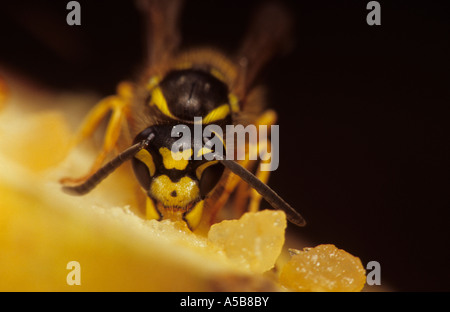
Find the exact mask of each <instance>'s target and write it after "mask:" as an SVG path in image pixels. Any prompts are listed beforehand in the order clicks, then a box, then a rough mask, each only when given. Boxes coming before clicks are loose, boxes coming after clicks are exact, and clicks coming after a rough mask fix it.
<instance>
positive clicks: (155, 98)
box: [150, 87, 177, 119]
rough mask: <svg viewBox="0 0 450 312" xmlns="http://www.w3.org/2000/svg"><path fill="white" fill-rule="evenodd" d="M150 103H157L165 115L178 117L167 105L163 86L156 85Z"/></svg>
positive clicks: (173, 117)
mask: <svg viewBox="0 0 450 312" xmlns="http://www.w3.org/2000/svg"><path fill="white" fill-rule="evenodd" d="M150 105H155V106H156V107H158V109H159V111H160V112H161V113H163V114H164V115H166V116H168V117H170V118H172V119H177V118H176V117H175V116H174V115H172V113H171V112H170V110H169V107H168V106H167V101H166V98H165V97H164V95H163V93H162V91H161V88H160V87H155V88H153V90H152V99H151V101H150Z"/></svg>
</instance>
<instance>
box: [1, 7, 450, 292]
mask: <svg viewBox="0 0 450 312" xmlns="http://www.w3.org/2000/svg"><path fill="white" fill-rule="evenodd" d="M67 2H68V1H42V0H40V1H15V2H9V3H2V8H1V10H0V65H3V66H7V68H9V69H14V70H16V71H18V72H20V73H22V74H24V75H26V76H27V77H29V78H31V79H33V80H35V81H38V82H40V83H41V84H42V85H43V86H46V87H49V88H54V89H56V90H71V91H84V90H93V91H97V92H99V93H101V94H102V95H108V94H112V93H114V92H115V86H116V84H117V82H118V81H120V80H124V79H127V78H130V77H133V75H134V74H136V73H137V72H138V71H139V68H140V64H142V61H143V58H144V51H143V47H144V44H145V42H144V38H145V37H144V34H143V32H142V28H143V27H142V26H143V21H142V19H141V18H140V15H139V14H138V12H137V11H136V9H135V8H134V7H133V3H132V1H114V2H112V1H106V0H104V1H87V0H84V1H79V3H80V4H81V26H72V27H71V26H68V25H67V24H66V15H67V13H68V11H67V10H66V4H67ZM243 2H244V1H230V0H227V1H225V0H220V1H218V0H215V1H207V0H203V1H191V2H189V3H188V4H187V6H186V8H185V10H184V15H183V19H182V24H181V25H182V31H183V36H184V37H183V44H185V45H187V46H193V45H196V44H202V45H203V44H211V45H214V46H216V47H219V48H223V49H225V50H226V51H229V52H232V51H233V49H234V48H236V47H237V46H238V43H239V39H240V36H241V33H242V31H243V29H245V26H246V23H247V22H248V21H247V19H248V17H249V15H250V13H251V12H252V11H253V10H254V8H255V6H256V5H257V4H258V3H259V1H245V3H243ZM298 2H300V1H284V3H285V5H286V6H288V7H289V8H290V11H291V12H292V13H293V14H294V16H295V18H296V35H295V38H296V42H295V43H296V45H295V49H294V50H293V51H292V53H291V54H289V55H288V56H286V57H283V58H278V59H276V60H275V61H274V62H273V63H272V64H271V66H269V67H268V68H267V70H266V71H265V73H264V76H263V78H264V79H265V81H266V83H267V85H268V87H269V90H270V93H269V100H270V105H271V106H272V107H273V108H275V109H276V110H277V111H278V113H279V125H280V137H281V142H280V154H281V160H280V167H279V168H278V170H277V171H275V172H274V173H273V175H272V177H271V181H270V185H271V186H272V187H273V188H274V189H275V190H276V191H277V192H278V193H279V194H280V195H282V197H284V198H285V199H286V200H287V201H288V202H290V203H291V204H292V205H293V206H294V207H296V208H297V209H298V210H299V211H300V212H301V213H302V214H303V215H304V216H305V218H306V219H307V221H308V226H307V227H305V228H302V229H299V230H297V231H298V232H299V234H300V235H302V236H304V237H305V238H307V239H308V240H310V241H311V243H312V244H314V245H315V244H319V243H334V244H335V245H336V246H338V247H339V248H342V249H345V250H347V251H348V252H350V253H352V254H354V255H357V256H359V257H360V258H361V260H362V262H363V264H364V265H365V264H366V263H367V262H369V261H371V260H376V261H378V262H379V263H380V264H381V273H382V284H383V285H386V286H391V287H392V289H394V290H400V291H449V290H450V286H449V284H448V281H449V278H450V269H449V267H450V256H449V254H450V253H449V247H450V244H449V243H450V242H449V238H450V233H449V232H450V231H449V225H448V222H449V220H448V219H449V217H450V214H449V208H450V205H449V200H448V194H449V183H448V181H449V172H448V170H447V169H448V162H449V160H450V157H449V156H450V155H449V140H448V132H447V131H446V128H447V127H446V126H447V123H448V118H449V114H448V112H447V110H446V108H447V106H448V105H449V104H450V96H449V86H450V84H449V83H450V79H449V73H450V66H449V58H450V23H449V20H450V18H449V16H450V10H449V9H447V7H444V5H443V3H444V1H442V2H439V3H438V2H433V1H421V2H412V1H379V2H380V4H381V26H368V25H367V23H366V15H367V13H368V12H369V11H368V10H367V9H366V4H367V2H368V1H344V0H333V1H332V0H327V1H314V2H313V1H310V2H311V3H308V4H303V3H302V4H299V3H298ZM312 3H314V4H312ZM290 228H292V229H293V230H296V229H294V228H293V226H290ZM371 289H372V290H377V288H376V286H373V287H372V288H371Z"/></svg>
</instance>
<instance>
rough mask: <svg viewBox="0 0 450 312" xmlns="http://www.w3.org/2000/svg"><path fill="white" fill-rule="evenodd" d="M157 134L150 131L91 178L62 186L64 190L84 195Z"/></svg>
mask: <svg viewBox="0 0 450 312" xmlns="http://www.w3.org/2000/svg"><path fill="white" fill-rule="evenodd" d="M154 136H155V134H154V133H150V135H149V136H148V137H147V139H145V140H142V141H140V142H138V143H136V144H134V145H132V146H131V147H129V148H127V149H126V150H124V151H123V152H122V153H120V154H119V155H117V157H115V158H114V159H112V160H111V161H110V162H108V163H107V164H106V165H104V166H103V167H102V168H100V169H99V170H98V171H97V172H96V173H94V174H93V175H92V176H91V177H89V179H87V180H86V181H85V182H84V183H82V184H79V185H74V186H69V185H65V186H63V187H62V190H63V191H64V192H65V193H67V194H70V195H84V194H86V193H89V192H90V191H92V190H93V189H94V188H95V187H96V186H97V185H98V184H99V183H100V182H101V181H103V180H104V179H105V178H106V177H107V176H109V175H110V174H111V173H112V172H113V171H114V170H116V169H117V168H118V167H119V166H120V165H122V164H123V163H124V162H125V161H127V160H129V159H130V158H132V157H133V156H134V155H136V153H137V152H139V151H140V150H141V149H143V148H145V147H147V146H148V144H149V143H150V141H151V140H152V139H153V137H154Z"/></svg>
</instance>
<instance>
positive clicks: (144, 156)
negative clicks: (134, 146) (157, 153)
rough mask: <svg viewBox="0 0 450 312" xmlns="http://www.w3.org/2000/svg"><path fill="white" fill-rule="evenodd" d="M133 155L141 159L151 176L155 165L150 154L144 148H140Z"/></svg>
mask: <svg viewBox="0 0 450 312" xmlns="http://www.w3.org/2000/svg"><path fill="white" fill-rule="evenodd" d="M134 157H136V158H137V159H139V160H140V161H142V162H143V163H144V164H145V165H146V166H147V168H148V171H149V172H150V176H151V177H153V175H154V174H155V171H156V167H155V163H154V162H153V157H152V154H150V153H149V151H147V150H146V149H141V150H140V151H139V152H137V153H136V155H135V156H134Z"/></svg>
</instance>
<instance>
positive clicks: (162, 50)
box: [137, 0, 184, 66]
mask: <svg viewBox="0 0 450 312" xmlns="http://www.w3.org/2000/svg"><path fill="white" fill-rule="evenodd" d="M183 2H184V1H183V0H138V1H137V6H138V8H139V9H140V11H141V12H142V13H143V15H144V20H145V23H146V36H147V37H146V38H145V40H146V42H147V57H148V65H150V66H157V65H158V64H164V63H165V60H167V59H168V58H170V57H171V56H172V55H173V53H174V51H175V50H176V49H177V48H178V46H179V43H180V37H181V36H180V32H179V27H178V21H179V15H180V11H181V9H182V6H183Z"/></svg>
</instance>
